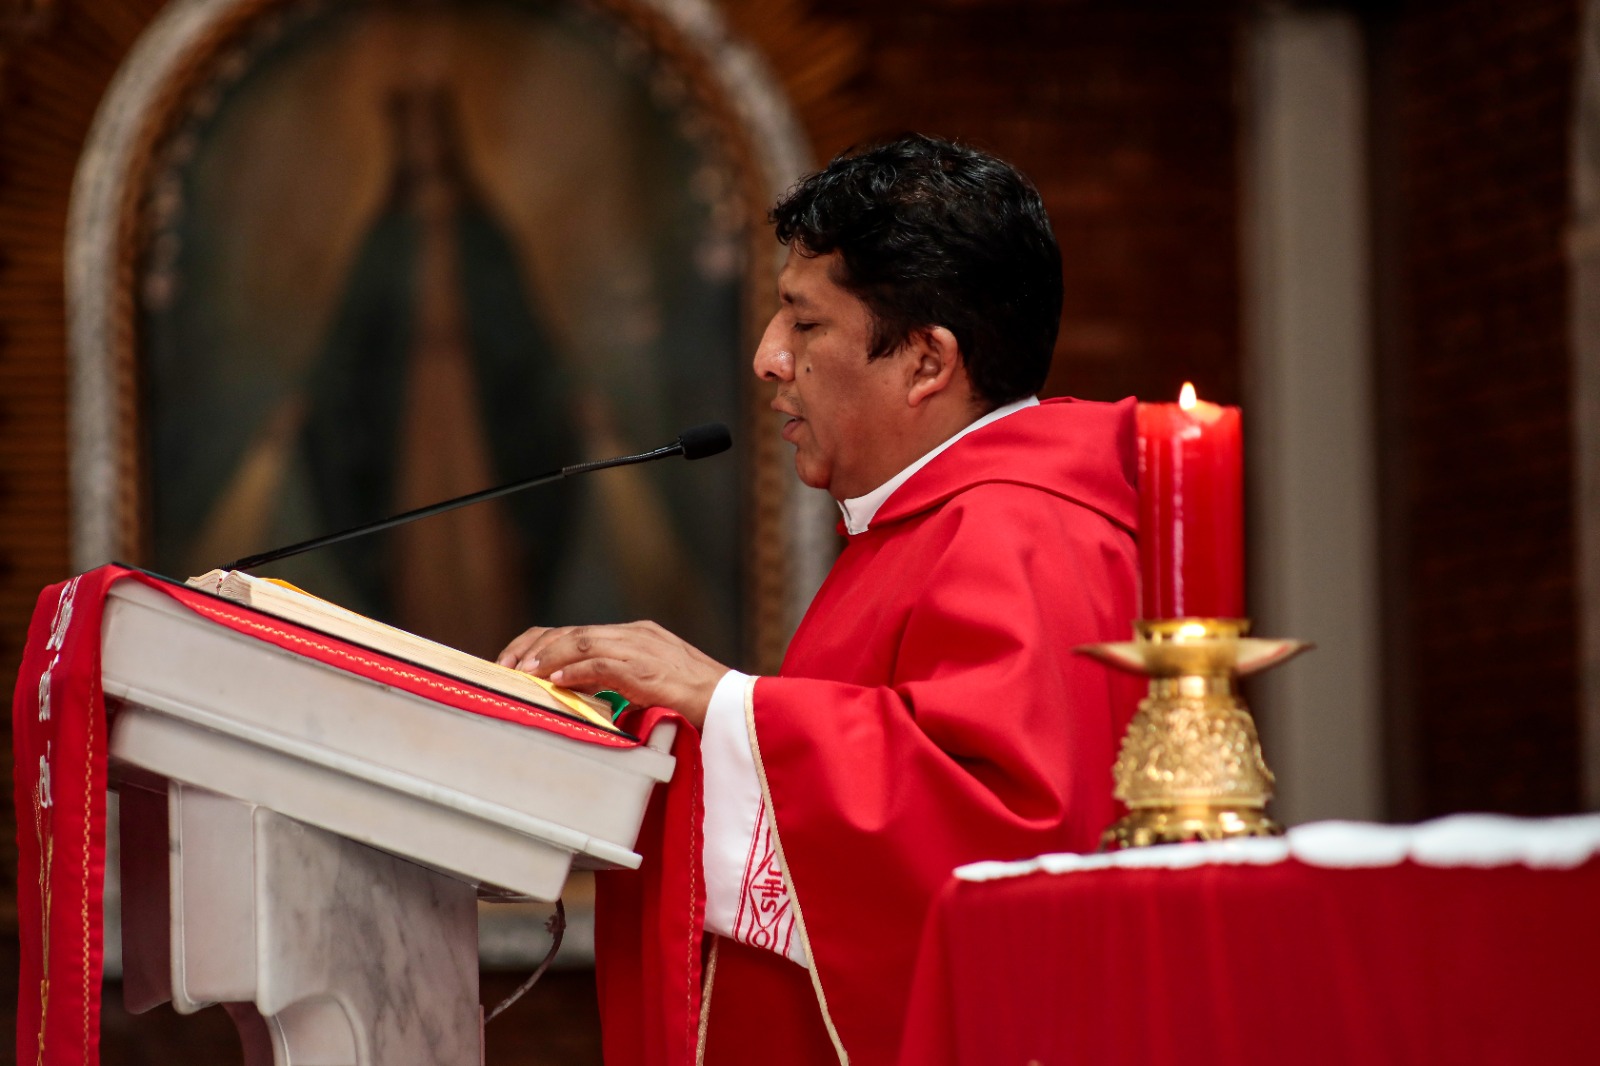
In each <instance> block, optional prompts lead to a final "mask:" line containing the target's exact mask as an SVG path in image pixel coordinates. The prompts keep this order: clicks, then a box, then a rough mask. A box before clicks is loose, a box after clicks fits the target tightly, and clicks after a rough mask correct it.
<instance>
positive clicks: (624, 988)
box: [594, 707, 706, 1066]
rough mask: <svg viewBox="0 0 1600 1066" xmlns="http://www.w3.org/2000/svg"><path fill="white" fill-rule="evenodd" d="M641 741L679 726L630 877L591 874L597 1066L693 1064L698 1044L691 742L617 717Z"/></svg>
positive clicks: (654, 715)
mask: <svg viewBox="0 0 1600 1066" xmlns="http://www.w3.org/2000/svg"><path fill="white" fill-rule="evenodd" d="M622 721H623V723H624V724H625V725H627V726H628V727H629V728H630V729H633V730H635V731H636V732H637V733H638V734H639V735H640V736H642V737H647V736H649V735H650V733H651V731H652V730H653V729H655V727H656V725H657V723H658V722H661V721H669V722H677V723H678V732H677V736H676V738H675V739H674V741H673V747H672V754H673V757H674V758H675V759H676V760H677V764H676V765H675V766H674V767H673V769H672V781H671V783H669V784H668V786H667V787H666V788H664V789H656V791H655V792H654V793H653V794H652V795H651V797H650V806H649V808H648V809H647V810H646V812H645V817H644V823H643V824H642V825H641V826H640V827H639V837H638V844H637V845H636V847H637V848H638V850H639V853H640V854H641V855H644V856H645V857H646V859H645V863H644V865H643V866H641V867H640V868H639V869H637V870H607V871H604V872H601V873H597V874H595V878H594V881H595V907H594V912H595V915H594V916H595V930H594V956H595V983H596V985H597V987H598V990H599V994H600V1038H601V1043H602V1050H603V1051H604V1054H605V1061H606V1066H694V1063H695V1061H696V1054H697V1052H698V1045H699V1036H700V994H701V961H702V955H701V938H702V935H703V932H702V931H703V929H704V926H705V913H706V883H705V876H704V872H703V870H702V868H701V858H702V849H703V846H704V841H703V836H702V834H703V831H704V822H705V810H704V795H705V793H704V788H703V777H702V773H701V765H700V735H699V733H697V732H695V730H694V729H693V728H691V727H690V725H689V723H688V722H686V721H684V720H683V719H682V718H680V717H679V716H678V715H677V714H676V713H675V712H673V711H668V710H663V709H662V708H659V707H651V708H648V709H646V710H643V711H638V712H635V711H633V710H631V709H630V710H629V711H628V712H627V714H626V715H625V716H624V717H623V719H622Z"/></svg>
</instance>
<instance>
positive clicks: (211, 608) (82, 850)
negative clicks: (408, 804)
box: [12, 565, 638, 1066]
mask: <svg viewBox="0 0 1600 1066" xmlns="http://www.w3.org/2000/svg"><path fill="white" fill-rule="evenodd" d="M124 580H126V581H138V582H140V583H141V584H145V585H149V586H150V587H152V588H156V589H160V590H161V591H162V592H165V593H167V594H168V595H170V596H172V597H173V598H174V599H175V600H177V601H178V602H179V603H182V604H184V605H185V606H186V607H188V608H190V609H191V610H193V611H195V612H197V613H199V614H203V615H205V616H206V617H207V618H210V619H212V620H213V621H215V622H217V623H218V624H219V625H224V626H227V627H228V628H230V629H234V630H237V631H238V632H241V633H245V634H247V635H249V636H252V637H255V638H258V639H260V640H264V641H267V642H268V643H271V644H274V645H277V646H278V647H281V648H288V649H290V650H292V651H295V652H296V653H298V654H301V655H304V656H306V657H307V658H311V659H315V660H317V661H318V662H323V663H327V664H329V665H332V666H336V667H338V668H340V669H343V670H347V671H349V672H351V673H354V674H358V675H360V676H362V677H367V678H372V679H374V680H377V681H382V682H384V683H385V684H388V685H392V686H394V687H395V688H399V689H402V690H404V691H407V692H411V693H415V694H416V695H419V696H424V697H426V698H428V699H430V700H434V701H435V702H438V703H442V704H445V705H446V706H450V707H454V708H456V709H457V710H462V711H468V712H470V713H473V714H483V715H488V716H489V717H492V718H499V719H501V720H503V721H509V722H517V723H519V724H522V725H529V726H536V727H538V728H541V729H548V730H550V731H552V732H555V733H560V734H562V735H564V736H569V737H572V738H574V739H578V740H583V741H587V742H589V743H593V744H602V745H606V746H608V747H635V746H637V744H638V742H637V741H635V740H633V739H631V738H629V737H621V736H617V735H615V734H611V733H607V732H605V731H604V730H601V729H597V728H595V727H594V726H592V725H588V724H585V723H582V722H578V721H575V720H572V719H568V718H564V717H562V716H560V715H557V714H552V713H550V712H548V711H544V710H541V709H540V708H537V707H532V706H530V705H528V704H525V703H519V702H518V701H516V700H512V699H504V698H501V697H499V696H496V695H494V694H492V693H488V692H485V691H483V690H482V689H479V688H475V687H473V686H471V685H468V684H464V683H462V682H459V681H455V680H453V679H451V678H448V677H445V676H443V675H441V674H437V673H434V672H432V671H430V670H425V669H423V668H421V667H417V666H412V665H410V664H408V663H404V662H401V661H399V660H396V659H392V658H389V657H388V656H385V655H380V654H379V653H377V652H371V651H367V650H366V649H364V648H359V647H356V646H354V645H351V644H347V643H345V642H344V641H340V640H336V639H334V638H332V637H327V636H323V635H322V634H320V633H316V632H314V631H312V630H309V629H306V628H304V627H301V626H297V625H293V624H291V623H288V622H283V621H280V620H279V619H276V618H273V617H271V616H270V615H265V614H262V613H261V612H259V611H255V610H252V609H251V608H248V607H244V606H241V605H239V604H235V603H230V602H228V601H227V600H222V599H219V598H217V597H215V596H211V595H209V594H207V593H204V592H200V591H198V590H196V589H191V588H187V587H185V586H183V585H178V584H174V583H172V582H169V581H166V580H163V579H161V578H158V577H155V576H153V575H150V574H145V573H141V572H139V571H136V570H130V569H128V568H126V567H121V566H114V565H112V566H102V567H100V568H98V569H96V570H91V571H90V572H88V573H86V574H82V575H80V576H78V577H75V578H73V579H72V580H70V581H66V582H63V583H61V584H59V585H52V586H50V587H49V588H47V589H45V590H44V591H43V592H42V593H40V594H39V602H38V604H37V606H36V607H35V608H34V613H33V622H32V624H31V625H30V627H29V630H28V644H27V647H26V649H24V651H23V654H22V668H21V672H20V674H19V675H18V677H17V689H16V693H15V696H14V698H13V701H12V737H13V741H12V743H13V750H14V754H15V760H16V761H15V766H14V777H15V787H16V794H15V797H14V798H15V802H16V810H17V917H18V922H19V925H20V927H21V928H20V934H21V949H22V965H21V975H20V990H19V993H18V1002H17V1061H18V1062H19V1063H26V1064H35V1063H36V1064H46V1063H48V1064H50V1066H68V1064H72V1066H77V1064H84V1066H92V1064H94V1063H96V1062H98V1061H99V1049H100V980H101V928H100V925H101V900H102V896H103V893H104V889H105V833H106V827H105V790H106V748H107V745H106V738H107V722H106V716H105V704H104V701H103V699H102V696H101V692H100V620H101V616H102V614H103V613H104V606H105V597H106V592H107V590H108V589H110V587H111V586H112V584H114V583H115V582H117V581H124Z"/></svg>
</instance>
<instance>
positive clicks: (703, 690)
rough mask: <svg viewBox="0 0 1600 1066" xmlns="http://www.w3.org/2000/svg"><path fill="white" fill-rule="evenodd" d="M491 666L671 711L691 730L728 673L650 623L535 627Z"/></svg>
mask: <svg viewBox="0 0 1600 1066" xmlns="http://www.w3.org/2000/svg"><path fill="white" fill-rule="evenodd" d="M496 662H498V663H499V664H500V665H501V666H509V667H512V668H513V669H516V670H522V671H525V672H527V673H530V674H533V675H535V676H537V677H542V678H545V679H547V680H548V681H550V682H551V683H553V684H557V685H562V686H564V687H566V688H572V689H580V690H582V691H585V692H596V691H599V690H600V689H603V688H608V689H612V690H613V691H616V692H620V693H622V694H623V695H624V696H626V697H627V698H628V700H629V701H630V702H632V703H638V704H643V705H646V706H657V707H671V708H672V709H673V710H675V711H677V712H678V713H679V714H681V715H683V716H684V717H685V718H687V719H688V720H689V722H690V723H691V724H692V725H693V726H694V727H695V728H696V729H699V728H701V726H703V725H704V724H705V720H706V707H707V706H708V705H709V704H710V703H711V693H712V691H713V690H714V689H715V688H716V687H717V682H718V681H721V680H722V675H723V674H725V673H727V672H728V668H727V667H726V666H723V665H722V664H721V663H719V662H717V661H716V660H715V659H713V658H711V657H710V656H709V655H707V654H705V653H704V652H702V651H701V650H700V649H698V648H696V647H694V646H692V645H690V644H688V643H686V642H685V641H683V640H681V639H679V638H678V637H676V636H674V635H673V634H671V633H669V632H667V631H666V630H665V629H662V628H661V627H660V626H658V625H656V624H655V623H654V622H629V623H627V624H626V625H614V626H562V627H560V628H557V629H545V628H543V627H540V626H535V627H534V628H532V629H530V630H528V631H527V632H525V633H523V634H522V635H521V636H520V637H518V638H517V639H516V640H513V641H512V642H511V643H510V644H507V645H506V649H505V651H502V652H501V653H500V656H499V658H498V659H496Z"/></svg>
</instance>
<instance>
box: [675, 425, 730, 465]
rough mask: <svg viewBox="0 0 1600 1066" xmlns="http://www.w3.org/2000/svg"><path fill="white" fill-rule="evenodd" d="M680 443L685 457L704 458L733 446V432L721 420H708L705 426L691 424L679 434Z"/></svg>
mask: <svg viewBox="0 0 1600 1066" xmlns="http://www.w3.org/2000/svg"><path fill="white" fill-rule="evenodd" d="M678 443H679V444H681V445H683V457H684V458H685V459H704V458H705V457H706V456H708V455H716V454H717V453H718V452H725V451H727V450H728V449H729V448H730V447H732V446H733V434H731V433H729V432H728V427H727V426H725V425H723V424H722V423H721V422H707V423H706V424H705V425H703V426H691V427H689V428H688V429H686V430H684V431H683V432H682V433H680V434H678Z"/></svg>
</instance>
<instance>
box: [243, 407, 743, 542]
mask: <svg viewBox="0 0 1600 1066" xmlns="http://www.w3.org/2000/svg"><path fill="white" fill-rule="evenodd" d="M719 428H721V432H722V434H723V436H724V438H725V437H726V435H727V429H726V428H725V427H719ZM706 429H707V427H704V426H697V427H695V429H693V430H688V431H685V433H684V435H683V436H689V435H690V434H694V433H696V432H697V431H704V430H706ZM702 435H703V434H702ZM683 436H680V437H679V439H678V440H675V441H673V442H672V443H671V444H664V445H662V446H661V447H659V448H655V449H652V450H650V451H648V452H640V453H639V454H638V455H624V456H622V457H620V458H617V459H596V460H594V461H592V462H587V463H574V464H572V465H571V466H564V467H562V468H561V469H560V470H552V471H550V472H549V473H547V474H538V475H536V476H534V477H530V478H524V479H523V480H521V481H513V482H511V483H510V484H508V485H500V486H497V487H495V488H491V489H482V490H480V491H478V492H469V493H468V494H467V495H465V496H457V497H456V498H455V499H452V500H444V501H441V502H439V503H430V504H428V505H427V506H426V507H418V508H416V509H415V510H411V511H406V512H405V513H403V514H397V515H391V516H390V517H388V518H380V519H378V521H376V522H368V523H367V524H366V525H361V526H353V527H351V528H350V529H345V530H341V531H339V532H338V533H328V534H325V535H324V536H320V537H313V538H311V539H310V540H303V541H301V542H300V543H298V544H290V545H288V546H287V547H283V548H274V549H273V550H272V551H268V552H261V553H260V554H258V555H247V556H245V557H244V558H243V559H238V560H235V561H234V562H232V563H229V564H228V565H227V566H225V567H222V569H224V570H251V569H254V568H255V567H258V566H265V565H266V564H267V563H274V562H277V561H278V560H279V559H287V558H289V557H290V556H292V555H299V554H300V553H302V552H308V551H312V550H314V549H316V548H326V547H327V546H329V545H330V544H338V543H340V542H342V541H346V540H353V539H355V538H356V537H361V536H365V535H366V534H368V533H377V532H380V531H381V530H385V529H389V528H391V527H393V526H399V525H404V524H405V523H407V522H414V521H416V520H417V519H419V518H428V517H431V516H433V515H436V514H441V513H443V512H445V511H453V510H455V509H456V508H457V507H465V506H466V505H467V504H469V503H479V502H481V501H483V500H493V499H496V498H498V497H500V496H509V495H510V494H511V493H513V492H521V491H522V490H523V489H531V488H535V487H537V486H539V485H545V484H548V483H550V482H552V481H559V480H561V479H562V478H564V477H571V476H572V475H573V474H585V473H588V472H589V471H591V470H604V469H606V468H607V467H613V466H631V465H633V464H634V463H648V462H651V461H652V460H655V459H665V458H666V457H667V456H669V455H677V454H679V453H680V452H683V451H684V450H685V449H684V440H683ZM695 440H698V438H695ZM726 447H727V445H726V444H723V445H722V447H721V448H717V449H716V450H717V451H721V450H722V448H726ZM701 454H712V453H711V452H704V451H702V452H701ZM699 457H700V455H699V454H696V455H691V456H690V458H695V459H697V458H699Z"/></svg>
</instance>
